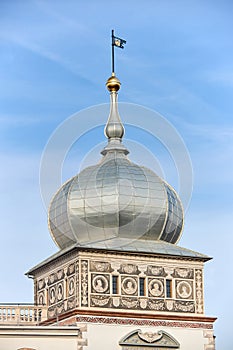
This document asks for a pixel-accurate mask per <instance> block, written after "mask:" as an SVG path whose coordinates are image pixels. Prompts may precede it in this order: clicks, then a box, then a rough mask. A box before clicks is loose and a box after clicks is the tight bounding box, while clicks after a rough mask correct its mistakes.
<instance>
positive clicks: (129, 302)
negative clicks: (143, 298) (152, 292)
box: [121, 297, 139, 309]
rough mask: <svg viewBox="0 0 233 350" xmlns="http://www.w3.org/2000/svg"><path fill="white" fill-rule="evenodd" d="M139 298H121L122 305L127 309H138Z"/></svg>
mask: <svg viewBox="0 0 233 350" xmlns="http://www.w3.org/2000/svg"><path fill="white" fill-rule="evenodd" d="M138 304H139V303H138V298H126V297H122V298H121V307H122V308H126V309H137V308H138Z"/></svg>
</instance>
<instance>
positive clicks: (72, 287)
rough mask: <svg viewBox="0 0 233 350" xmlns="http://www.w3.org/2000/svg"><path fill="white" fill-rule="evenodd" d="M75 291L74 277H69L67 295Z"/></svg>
mask: <svg viewBox="0 0 233 350" xmlns="http://www.w3.org/2000/svg"><path fill="white" fill-rule="evenodd" d="M74 291H75V278H74V277H70V278H69V280H68V295H69V296H71V295H73V294H74Z"/></svg>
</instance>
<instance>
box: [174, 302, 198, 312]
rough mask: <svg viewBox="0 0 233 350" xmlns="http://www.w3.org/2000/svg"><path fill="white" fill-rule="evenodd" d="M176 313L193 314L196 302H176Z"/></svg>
mask: <svg viewBox="0 0 233 350" xmlns="http://www.w3.org/2000/svg"><path fill="white" fill-rule="evenodd" d="M174 311H179V312H192V313H193V312H195V306H194V302H193V301H180V300H176V301H175V305H174Z"/></svg>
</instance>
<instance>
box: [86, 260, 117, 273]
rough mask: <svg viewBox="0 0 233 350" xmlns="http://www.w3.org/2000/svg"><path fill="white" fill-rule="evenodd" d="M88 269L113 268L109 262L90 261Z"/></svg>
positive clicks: (104, 269) (110, 269)
mask: <svg viewBox="0 0 233 350" xmlns="http://www.w3.org/2000/svg"><path fill="white" fill-rule="evenodd" d="M90 271H92V272H112V271H113V269H112V268H111V265H110V263H109V262H105V261H91V262H90Z"/></svg>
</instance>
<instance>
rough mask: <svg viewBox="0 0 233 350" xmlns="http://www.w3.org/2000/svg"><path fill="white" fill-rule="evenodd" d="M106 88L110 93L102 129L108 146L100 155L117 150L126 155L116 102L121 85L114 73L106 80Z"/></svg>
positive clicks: (122, 128) (122, 129)
mask: <svg viewBox="0 0 233 350" xmlns="http://www.w3.org/2000/svg"><path fill="white" fill-rule="evenodd" d="M106 86H107V89H108V91H110V113H109V117H108V121H107V124H106V126H105V129H104V133H105V136H106V137H107V138H108V145H107V146H106V147H105V148H104V149H103V151H102V152H101V153H102V154H103V155H105V154H106V153H107V152H108V151H114V150H115V151H117V150H118V151H122V152H123V153H124V154H128V153H129V151H128V150H127V149H126V148H125V146H124V145H123V144H122V138H123V136H124V133H125V129H124V126H123V124H122V121H121V118H120V115H119V113H118V102H117V92H118V91H119V90H120V87H121V83H120V81H119V79H118V78H117V77H116V76H115V73H112V75H111V77H110V78H109V79H108V80H107V82H106Z"/></svg>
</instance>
